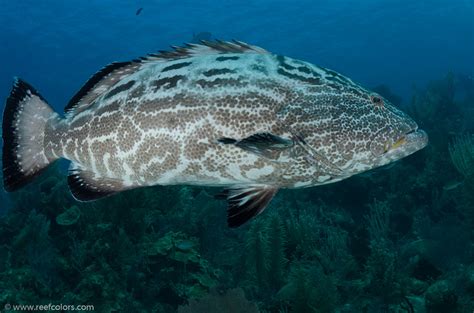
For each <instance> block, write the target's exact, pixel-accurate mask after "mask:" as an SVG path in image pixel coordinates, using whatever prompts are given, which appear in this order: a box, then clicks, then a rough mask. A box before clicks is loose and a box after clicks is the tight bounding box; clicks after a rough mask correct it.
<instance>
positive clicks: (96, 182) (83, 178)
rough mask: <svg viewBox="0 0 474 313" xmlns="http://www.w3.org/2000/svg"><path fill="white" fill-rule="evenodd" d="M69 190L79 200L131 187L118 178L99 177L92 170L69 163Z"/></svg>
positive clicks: (106, 194)
mask: <svg viewBox="0 0 474 313" xmlns="http://www.w3.org/2000/svg"><path fill="white" fill-rule="evenodd" d="M67 182H68V185H69V190H70V191H71V193H72V195H73V196H74V198H75V199H77V200H79V201H93V200H98V199H101V198H104V197H107V196H110V195H113V194H114V193H117V192H120V191H123V190H127V189H131V188H133V187H130V186H124V184H123V182H122V181H121V180H119V179H114V178H108V177H101V176H99V175H97V174H96V173H94V172H93V171H90V170H87V169H83V168H80V167H78V166H76V165H75V164H71V167H70V168H69V175H68V178H67Z"/></svg>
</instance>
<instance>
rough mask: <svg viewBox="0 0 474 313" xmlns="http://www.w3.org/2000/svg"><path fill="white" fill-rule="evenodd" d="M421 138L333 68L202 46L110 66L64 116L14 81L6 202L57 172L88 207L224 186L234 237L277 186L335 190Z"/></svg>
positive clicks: (6, 123)
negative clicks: (162, 188) (58, 168)
mask: <svg viewBox="0 0 474 313" xmlns="http://www.w3.org/2000/svg"><path fill="white" fill-rule="evenodd" d="M427 142H428V137H427V135H426V133H425V132H424V131H422V130H420V129H418V126H417V124H416V123H415V122H414V121H413V120H412V119H411V118H410V117H409V116H407V115H406V114H405V113H403V112H402V111H400V110H399V109H397V108H396V107H394V106H393V105H392V104H390V103H389V101H387V99H384V98H383V97H382V96H380V95H379V94H376V93H374V92H371V91H370V90H367V89H365V88H364V87H362V86H360V85H358V84H356V83H355V82H353V81H352V80H351V79H349V78H347V77H345V76H343V75H341V74H338V73H336V72H334V71H332V70H329V69H326V68H323V67H319V66H315V65H313V64H310V63H307V62H303V61H300V60H296V59H292V58H290V57H286V56H283V55H276V54H273V53H270V52H268V51H267V50H265V49H263V48H260V47H257V46H253V45H249V44H246V43H243V42H240V41H232V42H225V41H212V42H211V41H203V42H201V43H200V44H187V45H185V46H182V47H173V50H170V51H160V52H159V53H156V54H150V55H148V56H146V57H142V58H140V59H136V60H133V61H129V62H117V63H112V64H110V65H108V66H106V67H105V68H103V69H102V70H100V71H99V72H98V73H96V74H95V75H93V76H92V77H91V78H90V79H89V80H88V81H87V82H86V83H85V85H84V86H83V87H82V88H81V89H80V90H79V91H78V92H77V94H76V95H74V96H73V97H72V99H71V100H70V101H69V103H68V104H67V106H66V108H65V114H64V116H61V115H59V114H58V113H55V112H54V111H53V110H52V108H51V107H50V106H49V105H48V104H47V102H46V100H45V99H44V98H43V97H42V96H41V95H40V94H39V93H38V91H36V90H35V89H34V88H33V87H32V86H30V85H29V84H28V83H26V82H25V81H23V80H20V79H16V80H15V83H14V86H13V90H12V91H11V94H10V96H9V97H8V99H7V101H6V106H5V111H4V114H3V180H4V187H5V189H6V190H7V191H14V190H17V189H18V188H20V187H22V186H24V185H26V184H27V183H29V182H30V181H31V180H32V179H33V178H34V177H35V176H37V175H39V174H40V173H41V172H43V171H44V170H45V168H46V167H47V166H48V165H50V164H51V163H52V162H54V161H55V160H58V159H60V158H64V159H67V160H70V161H71V165H70V169H69V172H68V184H69V187H70V190H71V192H72V195H73V196H74V197H75V198H76V199H77V200H80V201H89V200H95V199H99V198H102V197H105V196H110V195H112V194H114V193H117V192H120V191H124V190H129V189H134V188H140V187H144V186H152V185H176V184H186V185H200V186H222V187H223V191H222V193H219V194H218V195H217V196H218V197H219V198H225V199H226V200H227V205H228V225H229V226H230V227H237V226H239V225H242V224H244V223H245V222H246V221H248V220H250V219H251V218H252V217H254V216H256V215H258V214H259V213H261V212H262V211H263V210H264V209H265V207H266V206H267V205H268V203H269V202H270V200H271V199H272V198H273V196H274V195H275V194H276V193H277V191H278V190H279V189H281V188H305V187H311V186H316V185H322V184H328V183H333V182H336V181H340V180H342V179H345V178H348V177H350V176H353V175H355V174H358V173H362V172H364V171H368V170H370V169H373V168H376V167H380V166H383V165H386V164H388V163H390V162H393V161H396V160H399V159H401V158H403V157H406V156H408V155H410V154H412V153H414V152H416V151H418V150H420V149H422V148H423V147H425V146H426V145H427Z"/></svg>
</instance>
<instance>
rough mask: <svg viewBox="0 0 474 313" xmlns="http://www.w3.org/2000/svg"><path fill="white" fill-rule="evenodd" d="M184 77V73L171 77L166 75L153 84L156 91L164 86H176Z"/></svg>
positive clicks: (165, 87)
mask: <svg viewBox="0 0 474 313" xmlns="http://www.w3.org/2000/svg"><path fill="white" fill-rule="evenodd" d="M182 79H184V76H183V75H176V76H171V77H165V78H161V79H157V80H155V81H154V82H153V86H155V91H158V90H159V89H161V87H163V88H164V89H170V88H174V87H176V85H177V84H178V82H179V81H180V80H182Z"/></svg>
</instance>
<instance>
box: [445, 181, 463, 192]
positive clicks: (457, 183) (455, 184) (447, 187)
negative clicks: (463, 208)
mask: <svg viewBox="0 0 474 313" xmlns="http://www.w3.org/2000/svg"><path fill="white" fill-rule="evenodd" d="M462 184H463V182H462V181H456V180H454V181H450V182H448V183H447V184H446V185H444V186H443V190H446V191H449V190H453V189H456V188H458V187H459V186H461V185H462Z"/></svg>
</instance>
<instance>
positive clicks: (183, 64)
mask: <svg viewBox="0 0 474 313" xmlns="http://www.w3.org/2000/svg"><path fill="white" fill-rule="evenodd" d="M191 64H192V62H182V63H176V64H173V65H170V66H167V67H165V68H163V69H162V70H161V72H167V71H172V70H178V69H180V68H183V67H186V66H189V65H191Z"/></svg>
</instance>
